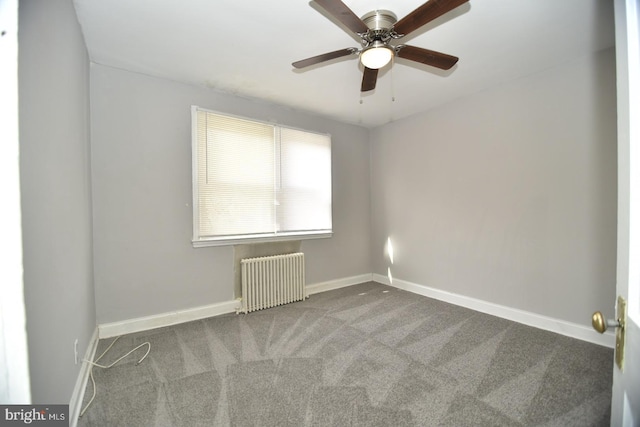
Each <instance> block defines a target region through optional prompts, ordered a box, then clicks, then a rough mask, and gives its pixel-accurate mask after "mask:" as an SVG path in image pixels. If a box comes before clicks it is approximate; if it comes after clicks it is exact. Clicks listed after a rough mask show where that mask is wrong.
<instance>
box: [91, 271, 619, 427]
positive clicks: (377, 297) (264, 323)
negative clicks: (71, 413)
mask: <svg viewBox="0 0 640 427" xmlns="http://www.w3.org/2000/svg"><path fill="white" fill-rule="evenodd" d="M111 341H112V340H111V339H106V340H101V341H100V343H99V345H98V352H97V354H100V353H102V351H103V349H105V348H106V347H107V346H108V345H109V344H110V343H111ZM145 341H149V342H150V343H151V353H150V354H149V356H148V357H147V359H145V360H144V361H143V362H142V363H141V364H140V365H137V366H136V365H135V361H136V360H137V358H136V357H134V356H130V357H129V358H127V359H125V360H123V361H122V362H120V364H118V365H116V366H115V367H113V368H111V369H110V370H101V369H98V368H94V374H95V378H96V383H97V395H96V398H95V400H94V402H93V404H92V405H91V407H90V408H89V410H88V411H87V412H86V414H85V415H84V416H83V417H82V418H81V419H80V421H79V426H227V425H232V426H414V425H415V426H525V425H526V426H533V425H535V426H563V427H566V426H580V427H584V426H604V425H608V424H609V416H610V400H611V381H612V378H611V375H612V359H613V351H612V350H611V349H608V348H605V347H600V346H597V345H593V344H589V343H585V342H582V341H579V340H575V339H571V338H567V337H564V336H562V335H557V334H553V333H551V332H547V331H542V330H539V329H535V328H531V327H528V326H524V325H521V324H518V323H514V322H510V321H507V320H504V319H500V318H497V317H493V316H489V315H486V314H482V313H478V312H475V311H472V310H468V309H465V308H461V307H457V306H454V305H450V304H447V303H444V302H441V301H437V300H433V299H430V298H426V297H422V296H419V295H415V294H412V293H408V292H404V291H401V290H397V289H395V288H391V287H388V286H385V285H381V284H377V283H364V284H361V285H357V286H351V287H348V288H343V289H338V290H334V291H330V292H324V293H321V294H316V295H313V296H311V298H310V299H308V300H306V301H304V302H298V303H293V304H289V305H285V306H281V307H275V308H272V309H268V310H263V311H258V312H254V313H250V314H247V315H235V314H230V315H224V316H219V317H212V318H209V319H205V320H200V321H195V322H190V323H185V324H182V325H178V326H174V327H167V328H161V329H156V330H153V331H146V332H141V333H137V334H131V335H127V336H123V337H122V338H120V339H119V340H118V341H117V342H116V344H115V345H114V347H113V348H112V349H111V351H110V352H109V353H108V354H107V355H106V356H105V357H104V358H103V360H102V361H101V363H105V364H108V363H110V362H112V361H114V360H115V359H117V358H118V357H119V356H120V355H122V354H124V353H126V352H127V351H129V350H130V349H131V348H133V347H134V346H136V345H138V344H140V343H143V342H145ZM138 354H139V355H140V356H141V355H142V354H144V350H140V351H139V353H138ZM90 396H91V383H89V384H88V388H87V391H86V393H85V402H86V401H88V399H89V398H90Z"/></svg>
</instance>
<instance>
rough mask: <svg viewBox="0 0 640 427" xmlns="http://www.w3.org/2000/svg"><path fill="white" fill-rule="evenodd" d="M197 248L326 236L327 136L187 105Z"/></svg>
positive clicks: (328, 208)
mask: <svg viewBox="0 0 640 427" xmlns="http://www.w3.org/2000/svg"><path fill="white" fill-rule="evenodd" d="M192 120H193V155H194V160H193V167H194V173H193V178H194V186H193V198H194V203H193V206H194V230H193V236H194V237H193V243H194V245H195V246H209V245H219V244H233V243H237V242H246V241H248V240H249V241H250V240H254V241H269V240H278V239H292V238H305V237H327V236H330V235H331V228H332V219H331V139H330V137H329V136H328V135H324V134H318V133H312V132H306V131H302V130H299V129H292V128H286V127H281V126H275V125H272V124H269V123H263V122H259V121H252V120H248V119H244V118H239V117H234V116H228V115H223V114H220V113H216V112H212V111H207V110H203V109H200V108H198V107H193V108H192Z"/></svg>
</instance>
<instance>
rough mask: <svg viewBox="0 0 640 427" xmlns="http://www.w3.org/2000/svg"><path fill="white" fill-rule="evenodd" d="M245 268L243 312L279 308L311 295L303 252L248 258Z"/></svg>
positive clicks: (243, 261) (242, 262)
mask: <svg viewBox="0 0 640 427" xmlns="http://www.w3.org/2000/svg"><path fill="white" fill-rule="evenodd" d="M240 266H241V269H242V272H241V273H242V307H241V308H240V310H239V312H243V313H248V312H250V311H255V310H261V309H264V308H270V307H275V306H277V305H282V304H287V303H290V302H294V301H301V300H303V299H305V298H307V295H306V291H305V286H304V254H303V253H302V252H299V253H294V254H286V255H274V256H267V257H260V258H247V259H243V260H241V261H240Z"/></svg>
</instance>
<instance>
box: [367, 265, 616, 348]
mask: <svg viewBox="0 0 640 427" xmlns="http://www.w3.org/2000/svg"><path fill="white" fill-rule="evenodd" d="M373 280H374V281H375V282H378V283H382V284H385V285H390V286H393V287H395V288H398V289H403V290H405V291H409V292H413V293H415V294H418V295H423V296H426V297H429V298H433V299H437V300H440V301H445V302H448V303H451V304H455V305H459V306H462V307H466V308H470V309H472V310H475V311H480V312H482V313H486V314H490V315H493V316H497V317H501V318H503V319H507V320H511V321H514V322H518V323H522V324H524V325H527V326H533V327H535V328H538V329H544V330H546V331H550V332H555V333H557V334H561V335H565V336H568V337H571V338H576V339H579V340H582V341H587V342H590V343H593V344H598V345H602V346H605V347H609V348H613V347H614V345H615V336H614V334H613V333H612V332H611V331H607V332H605V333H604V334H599V333H597V332H595V331H594V330H593V329H592V328H591V327H589V326H584V325H579V324H577V323H571V322H567V321H564V320H559V319H554V318H552V317H547V316H542V315H540V314H535V313H531V312H528V311H524V310H518V309H515V308H511V307H507V306H503V305H499V304H494V303H491V302H487V301H483V300H479V299H475V298H470V297H467V296H464V295H459V294H454V293H451V292H447V291H443V290H440V289H435V288H430V287H428V286H424V285H419V284H417V283H411V282H407V281H405V280H399V279H396V278H394V279H393V283H389V278H388V277H387V276H383V275H381V274H375V273H374V274H373Z"/></svg>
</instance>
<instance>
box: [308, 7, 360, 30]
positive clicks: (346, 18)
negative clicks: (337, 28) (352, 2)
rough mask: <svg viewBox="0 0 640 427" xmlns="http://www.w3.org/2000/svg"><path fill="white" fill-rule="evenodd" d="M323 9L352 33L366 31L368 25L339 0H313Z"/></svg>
mask: <svg viewBox="0 0 640 427" xmlns="http://www.w3.org/2000/svg"><path fill="white" fill-rule="evenodd" d="M315 2H316V3H318V4H319V5H320V6H322V8H323V9H324V10H326V11H327V12H329V13H330V14H331V15H332V16H333V17H334V18H336V19H337V20H338V21H340V22H342V23H343V24H344V25H345V26H346V27H347V28H348V29H350V30H351V31H353V32H354V33H366V32H367V30H369V27H367V26H366V25H365V23H364V22H362V20H361V19H360V18H358V16H357V15H356V14H355V13H353V11H352V10H351V9H349V8H348V7H347V5H346V4H344V3H342V2H341V1H340V0H315Z"/></svg>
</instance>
